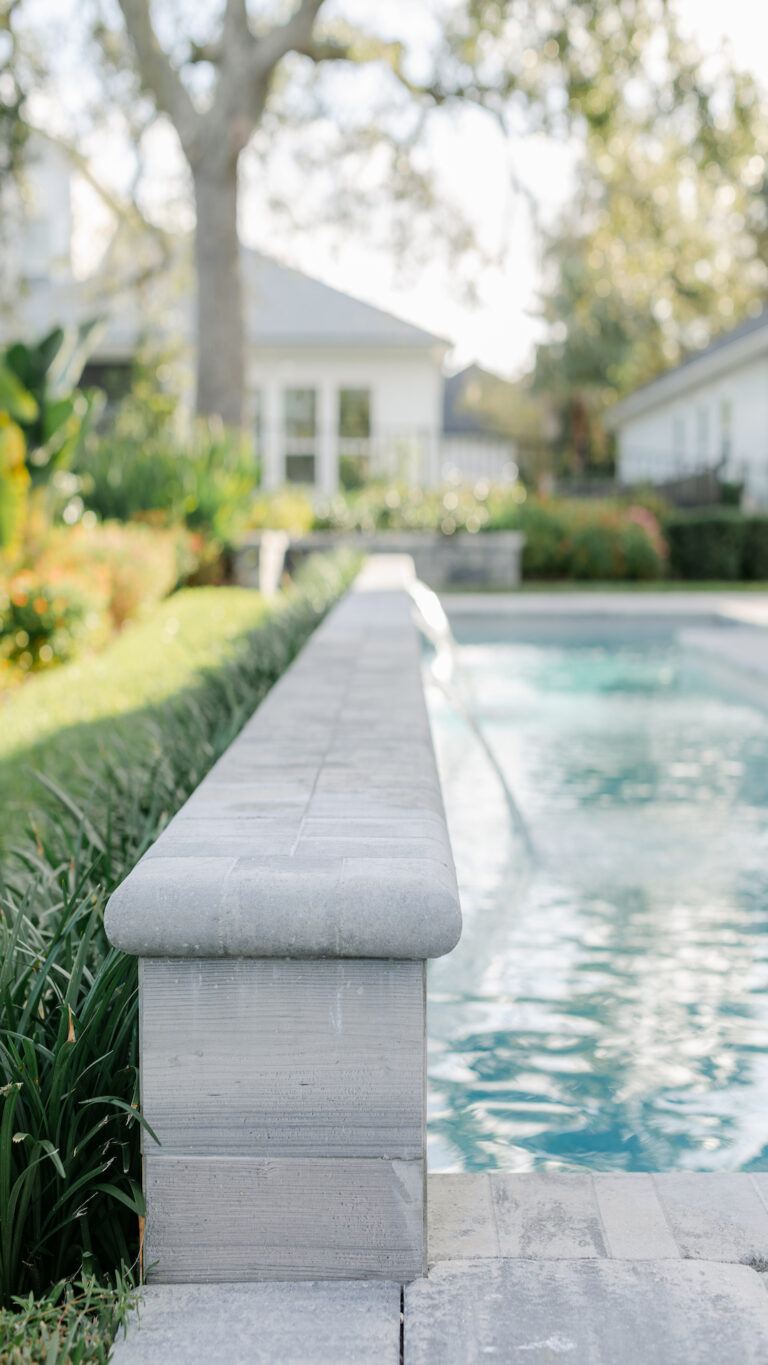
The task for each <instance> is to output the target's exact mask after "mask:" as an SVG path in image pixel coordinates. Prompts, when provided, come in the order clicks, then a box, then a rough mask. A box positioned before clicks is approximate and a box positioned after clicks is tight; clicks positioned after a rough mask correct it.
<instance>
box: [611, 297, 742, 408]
mask: <svg viewBox="0 0 768 1365" xmlns="http://www.w3.org/2000/svg"><path fill="white" fill-rule="evenodd" d="M766 351H768V308H765V309H763V311H762V312H761V313H758V315H757V316H756V317H753V318H747V320H746V321H745V322H742V323H740V324H739V326H738V327H734V328H732V330H731V331H730V332H724V333H723V334H722V336H719V337H716V338H715V340H714V341H713V342H711V343H710V345H709V346H706V347H705V348H704V350H702V351H695V352H694V353H693V355H689V356H686V358H685V360H683V361H681V363H680V364H679V365H676V366H675V368H674V369H672V370H665V372H664V374H660V375H658V376H657V378H656V379H651V380H649V382H648V383H647V384H643V385H641V387H640V388H639V389H635V391H634V393H630V394H629V395H628V397H626V398H624V399H622V401H621V402H620V403H617V404H616V405H615V407H613V408H611V410H610V412H609V413H608V414H607V417H606V421H607V425H608V426H609V427H619V426H621V424H622V422H624V421H626V420H627V419H628V418H630V417H637V416H639V415H640V414H641V413H643V412H646V411H648V410H649V409H651V408H654V407H656V406H657V404H659V403H666V402H667V401H668V400H669V399H671V398H676V397H678V395H679V394H681V393H685V392H686V390H688V389H695V388H698V387H699V386H700V385H702V384H708V383H709V382H710V381H711V380H712V379H715V378H717V377H718V376H719V375H721V374H724V373H725V372H726V371H728V370H731V369H735V368H736V367H737V366H739V365H741V364H744V363H747V362H748V361H750V360H752V359H754V358H755V356H758V355H761V354H762V353H763V352H766Z"/></svg>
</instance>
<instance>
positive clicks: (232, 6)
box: [222, 0, 253, 50]
mask: <svg viewBox="0 0 768 1365" xmlns="http://www.w3.org/2000/svg"><path fill="white" fill-rule="evenodd" d="M230 42H236V43H246V44H247V45H248V46H250V44H251V43H252V42H253V34H252V33H251V27H250V24H249V23H248V9H247V6H246V0H227V7H226V9H225V10H224V19H223V22H222V47H223V48H224V49H225V50H226V47H227V45H228V43H230Z"/></svg>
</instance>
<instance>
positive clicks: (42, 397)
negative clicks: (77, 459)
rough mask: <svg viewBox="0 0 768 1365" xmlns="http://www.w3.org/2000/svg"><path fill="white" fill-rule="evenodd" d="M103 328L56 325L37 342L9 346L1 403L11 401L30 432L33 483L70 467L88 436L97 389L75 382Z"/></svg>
mask: <svg viewBox="0 0 768 1365" xmlns="http://www.w3.org/2000/svg"><path fill="white" fill-rule="evenodd" d="M97 330H98V324H97V323H96V322H89V323H85V324H83V325H82V326H81V327H79V328H77V329H71V330H67V331H65V330H64V329H63V328H62V327H56V328H54V330H53V331H52V332H50V333H49V334H48V335H47V336H45V337H43V339H42V341H39V342H37V343H36V344H34V345H26V344H25V343H24V342H21V341H17V342H15V343H14V344H13V345H12V346H9V347H8V348H7V350H6V351H5V354H4V356H3V359H2V367H1V368H0V408H2V407H3V406H4V405H6V406H5V410H6V411H7V412H8V413H9V414H10V416H12V417H13V418H14V420H15V421H16V422H17V423H18V425H19V426H20V427H21V429H22V431H23V432H24V437H25V440H26V448H27V469H28V472H29V475H30V478H31V480H32V483H33V484H38V485H39V484H43V483H46V482H47V481H48V479H49V478H50V476H51V474H52V473H53V471H54V470H55V469H62V468H66V467H67V466H68V465H69V464H70V463H71V462H72V460H73V458H74V456H75V454H76V453H77V451H78V449H79V447H80V445H81V443H82V441H83V438H84V435H85V432H86V430H87V425H88V420H89V418H90V415H91V411H92V408H93V404H94V395H93V394H90V395H89V394H85V393H81V392H80V391H79V390H78V389H76V388H75V385H76V384H77V381H78V380H79V378H80V375H81V373H82V369H83V365H84V364H85V361H86V359H87V356H88V352H89V349H90V347H91V346H92V345H93V342H94V340H95V336H96V333H97ZM3 376H4V377H3Z"/></svg>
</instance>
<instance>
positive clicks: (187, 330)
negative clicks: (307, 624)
mask: <svg viewBox="0 0 768 1365" xmlns="http://www.w3.org/2000/svg"><path fill="white" fill-rule="evenodd" d="M29 180H30V194H29V197H28V203H27V212H26V215H25V219H24V222H23V225H22V230H21V232H20V235H19V251H18V253H17V270H18V273H19V275H20V278H21V281H22V285H23V287H22V289H21V292H20V294H19V304H18V307H17V308H16V310H15V313H14V316H13V318H12V319H6V320H5V322H4V324H3V327H2V335H3V337H4V338H8V339H9V338H11V337H13V336H15V335H17V334H19V333H21V334H22V335H31V336H34V335H40V334H41V333H43V332H44V331H45V330H47V329H48V328H49V327H51V326H54V325H55V324H56V323H65V324H68V323H75V322H79V321H83V320H85V319H87V318H89V317H93V316H94V315H95V314H97V313H102V312H103V313H105V314H106V315H107V318H108V324H107V326H106V329H105V331H104V334H103V336H102V338H101V340H100V342H99V343H98V346H97V348H96V350H95V351H94V353H93V355H92V357H91V362H90V364H89V366H88V368H87V371H86V374H85V380H86V382H88V381H90V382H93V383H101V384H103V385H105V386H107V387H109V385H110V384H112V385H113V386H114V385H116V387H117V388H118V390H119V387H120V377H121V373H122V376H123V380H124V382H125V383H126V384H127V381H128V377H129V373H130V368H131V365H132V362H133V358H134V356H135V355H136V352H137V350H138V348H139V347H140V345H141V343H142V341H146V340H147V338H148V337H151V338H152V339H153V340H156V341H159V342H160V343H161V344H162V342H163V340H164V339H171V338H173V340H174V343H175V345H176V349H177V352H178V355H179V361H180V364H179V368H180V371H181V382H182V387H184V386H186V391H187V393H188V395H189V396H190V399H191V392H192V374H193V368H194V367H193V351H192V347H193V336H194V326H193V307H192V298H193V294H192V291H193V288H194V283H193V279H192V274H191V270H190V267H189V258H188V243H187V242H186V241H181V242H180V243H179V249H178V251H177V252H175V253H174V259H173V260H172V261H171V262H169V263H166V264H165V265H164V267H163V268H162V269H161V270H160V271H158V272H157V273H156V274H154V275H151V274H150V275H149V276H148V281H147V282H146V283H144V284H143V285H140V284H139V283H138V282H137V281H136V280H134V281H133V282H132V284H131V285H130V287H129V288H127V289H123V290H122V291H118V292H115V290H114V288H113V287H112V288H110V287H109V286H110V284H112V285H113V283H114V279H113V278H112V279H110V274H111V275H112V276H113V277H114V274H115V271H116V265H115V254H114V252H113V253H112V254H111V255H109V256H108V257H106V258H105V261H104V262H103V263H102V266H101V267H100V269H99V270H98V271H96V272H95V273H94V274H93V275H91V277H90V278H88V279H83V280H76V279H75V278H74V275H73V271H72V250H71V247H72V211H71V171H70V168H69V165H68V164H67V162H66V160H65V159H64V158H63V157H62V155H61V154H59V153H57V152H56V151H55V149H51V148H43V149H41V152H40V154H39V155H38V157H37V159H36V160H35V161H34V162H33V164H32V167H31V171H30V176H29ZM124 263H125V262H123V264H124ZM30 267H31V268H30ZM140 273H141V272H135V271H134V274H140ZM121 278H122V276H121ZM243 292H244V303H245V307H244V314H245V328H246V419H247V421H248V423H249V424H251V425H252V429H253V431H254V434H255V436H256V441H257V448H258V450H259V453H260V455H261V459H262V469H263V478H264V482H265V484H266V485H267V486H268V487H272V488H274V487H277V486H279V485H280V484H282V483H284V482H291V481H295V482H301V483H308V484H312V485H314V486H315V487H316V488H317V490H318V491H319V492H322V493H324V494H332V493H333V492H335V490H336V489H337V487H338V486H339V482H340V481H341V482H342V483H344V482H346V483H352V482H359V481H362V480H364V479H366V478H368V477H376V476H384V477H393V478H394V477H402V478H404V479H407V480H408V481H410V482H414V483H423V484H427V485H428V484H435V483H438V482H440V481H441V480H442V479H443V478H445V477H446V475H447V474H449V473H450V474H451V475H453V476H454V477H456V476H458V477H466V478H472V479H475V478H478V477H482V476H484V477H487V478H492V479H497V478H503V477H510V473H509V471H510V470H511V469H514V464H513V461H514V455H515V451H514V446H513V445H512V443H511V442H509V441H506V442H505V441H503V440H501V441H500V440H498V439H496V440H492V441H491V440H485V441H483V440H482V439H479V436H478V432H477V431H471V430H468V431H465V432H463V433H462V432H458V433H457V432H455V431H451V432H450V433H446V432H445V431H444V429H443V417H444V384H445V378H444V374H443V363H444V360H445V356H446V353H447V351H448V349H449V343H448V342H447V341H445V340H444V339H443V338H441V337H438V336H434V335H433V334H432V333H430V332H428V331H424V330H423V329H421V328H419V327H415V326H414V325H413V324H411V323H408V322H404V321H403V320H402V319H400V318H397V317H393V316H392V315H391V314H389V313H386V312H383V311H382V310H381V309H379V308H375V307H373V306H372V305H371V304H368V303H364V302H363V301H362V300H360V299H356V298H353V297H351V296H350V295H348V294H345V293H342V292H340V291H339V290H337V289H332V288H330V287H329V286H328V285H326V284H323V283H321V282H320V281H319V280H315V279H312V278H310V277H309V276H308V275H305V274H302V273H301V272H299V271H297V270H292V269H289V268H288V267H287V266H285V265H281V264H279V263H278V262H277V261H275V260H272V259H270V258H268V257H266V256H263V255H260V254H259V253H257V252H254V251H244V252H243ZM481 436H482V433H480V437H481Z"/></svg>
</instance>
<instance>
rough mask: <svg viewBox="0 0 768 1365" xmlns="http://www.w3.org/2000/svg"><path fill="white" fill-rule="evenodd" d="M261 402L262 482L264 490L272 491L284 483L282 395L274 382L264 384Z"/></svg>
mask: <svg viewBox="0 0 768 1365" xmlns="http://www.w3.org/2000/svg"><path fill="white" fill-rule="evenodd" d="M262 401H263V405H264V406H263V416H262V433H263V435H262V442H263V447H264V448H263V454H262V460H263V465H262V481H263V484H264V487H265V488H267V489H270V490H274V489H275V488H280V487H281V485H282V484H284V483H285V449H284V444H285V442H284V429H285V423H284V420H283V395H282V390H281V388H280V385H279V384H278V383H277V381H276V380H269V381H268V382H267V383H265V385H264V388H263V399H262Z"/></svg>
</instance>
